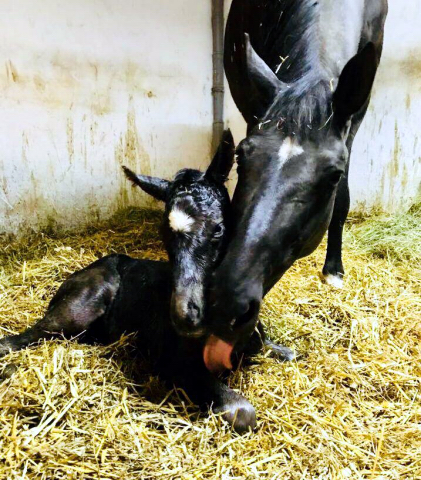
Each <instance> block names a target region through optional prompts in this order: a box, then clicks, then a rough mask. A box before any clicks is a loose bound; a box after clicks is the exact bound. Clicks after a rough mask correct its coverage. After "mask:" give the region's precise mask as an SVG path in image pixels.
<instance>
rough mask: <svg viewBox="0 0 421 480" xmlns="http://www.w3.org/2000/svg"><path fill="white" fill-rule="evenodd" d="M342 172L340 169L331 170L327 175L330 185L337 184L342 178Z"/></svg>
mask: <svg viewBox="0 0 421 480" xmlns="http://www.w3.org/2000/svg"><path fill="white" fill-rule="evenodd" d="M342 174H343V172H341V171H340V170H337V171H336V172H333V173H332V174H331V175H330V177H329V182H330V183H331V184H332V185H337V184H338V183H339V181H340V180H341V178H342Z"/></svg>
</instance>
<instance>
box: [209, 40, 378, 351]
mask: <svg viewBox="0 0 421 480" xmlns="http://www.w3.org/2000/svg"><path fill="white" fill-rule="evenodd" d="M246 44H247V64H248V76H249V80H250V84H251V85H252V88H253V89H254V91H253V92H250V99H256V98H259V99H260V102H261V111H264V112H265V114H264V115H263V117H262V116H260V119H259V121H258V122H257V123H256V124H255V125H249V130H248V136H247V137H246V138H245V139H244V140H243V141H242V142H241V143H240V144H239V146H238V148H237V151H236V153H237V163H238V185H237V187H236V190H235V194H234V197H233V201H232V216H233V225H232V238H231V240H230V243H229V245H228V248H227V253H226V255H225V256H224V259H223V261H222V262H221V264H220V266H219V267H218V268H217V270H216V272H215V276H214V280H213V281H212V287H211V292H210V293H211V294H210V301H209V306H210V312H209V316H208V315H207V316H206V321H207V322H208V321H209V325H208V327H209V328H210V330H211V331H213V332H214V333H215V334H216V335H218V336H220V337H221V338H223V339H226V340H227V341H230V342H233V343H235V342H236V341H238V340H240V339H241V338H242V337H243V336H244V335H249V334H250V333H251V332H252V331H253V329H254V326H255V323H256V321H257V315H258V312H259V309H260V304H261V301H262V298H263V296H264V294H265V293H266V292H267V291H268V290H269V289H270V288H271V287H272V286H273V285H274V283H276V282H277V281H278V280H279V278H280V277H281V276H282V275H283V273H284V272H285V271H286V270H287V269H288V268H289V267H290V266H291V265H292V263H293V262H294V261H295V260H296V259H298V258H301V257H303V256H305V255H307V254H309V253H311V252H312V251H313V250H314V249H315V248H316V247H317V245H318V244H319V243H320V241H321V240H322V238H323V235H324V234H325V232H326V229H327V228H328V226H329V223H330V219H331V216H332V212H333V206H334V200H335V196H336V191H337V187H338V184H339V182H340V181H341V179H342V177H343V175H344V174H345V172H346V170H347V162H348V150H347V146H346V139H347V137H348V134H349V129H350V126H351V119H352V118H353V115H355V114H360V113H361V112H364V107H365V106H366V105H367V103H368V99H369V96H370V92H371V88H372V84H373V80H374V76H375V72H376V67H377V57H376V52H375V49H374V46H373V44H368V45H367V46H366V47H365V48H364V49H363V50H362V51H361V52H360V53H359V54H357V55H356V56H355V57H353V58H352V59H351V60H350V61H349V62H348V63H347V64H346V66H345V68H344V69H343V71H342V73H341V75H340V77H339V79H338V81H337V84H336V81H335V82H333V83H332V82H330V81H329V79H318V80H317V76H312V75H311V74H310V75H308V76H307V77H305V78H302V79H299V80H297V82H296V83H294V84H290V85H286V84H284V83H283V82H281V81H280V80H279V79H278V78H277V77H276V75H275V74H274V73H273V71H272V70H271V69H270V68H269V67H268V66H267V65H266V63H265V62H264V61H263V60H262V59H261V58H260V57H258V55H257V54H256V52H255V51H254V50H253V48H252V47H251V45H250V42H249V40H248V39H247V40H246Z"/></svg>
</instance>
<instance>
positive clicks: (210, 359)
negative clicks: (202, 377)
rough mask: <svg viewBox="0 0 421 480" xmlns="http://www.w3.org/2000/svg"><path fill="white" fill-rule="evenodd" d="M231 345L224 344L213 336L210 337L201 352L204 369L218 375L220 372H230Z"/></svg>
mask: <svg viewBox="0 0 421 480" xmlns="http://www.w3.org/2000/svg"><path fill="white" fill-rule="evenodd" d="M233 348H234V347H233V345H231V344H229V343H227V342H224V341H223V340H221V339H220V338H218V337H215V335H211V336H210V337H209V338H208V339H207V341H206V345H205V348H204V350H203V360H204V361H205V365H206V368H207V369H208V370H209V371H210V372H212V373H218V372H221V371H222V370H231V369H232V363H231V353H232V349H233Z"/></svg>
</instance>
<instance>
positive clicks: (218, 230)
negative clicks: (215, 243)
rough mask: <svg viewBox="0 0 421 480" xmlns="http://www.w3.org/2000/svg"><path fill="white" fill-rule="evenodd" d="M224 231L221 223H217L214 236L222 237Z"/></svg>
mask: <svg viewBox="0 0 421 480" xmlns="http://www.w3.org/2000/svg"><path fill="white" fill-rule="evenodd" d="M222 233H223V228H222V225H221V224H219V225H216V227H215V228H214V230H213V238H220V237H222Z"/></svg>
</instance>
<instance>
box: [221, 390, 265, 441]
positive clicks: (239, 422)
mask: <svg viewBox="0 0 421 480" xmlns="http://www.w3.org/2000/svg"><path fill="white" fill-rule="evenodd" d="M214 412H215V413H221V412H224V413H223V415H222V418H223V419H224V420H226V421H227V422H228V423H229V424H230V425H231V426H232V428H233V429H234V430H235V431H236V432H237V433H239V434H240V435H242V434H243V433H247V432H249V431H252V430H254V429H255V428H256V425H257V422H256V412H255V410H254V407H253V406H252V405H251V403H249V402H248V401H247V400H246V399H245V398H241V397H239V398H238V399H236V400H235V401H233V402H232V403H227V404H225V405H222V406H221V407H217V408H214Z"/></svg>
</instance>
